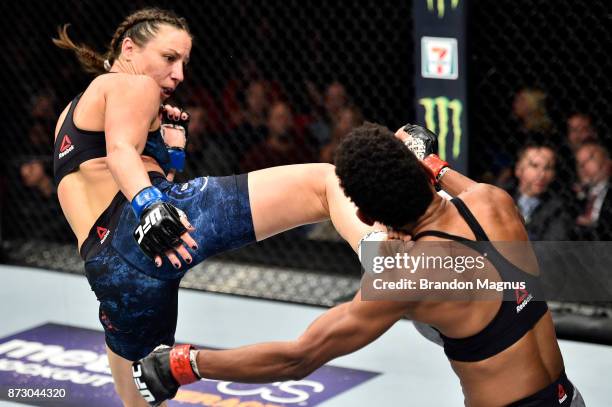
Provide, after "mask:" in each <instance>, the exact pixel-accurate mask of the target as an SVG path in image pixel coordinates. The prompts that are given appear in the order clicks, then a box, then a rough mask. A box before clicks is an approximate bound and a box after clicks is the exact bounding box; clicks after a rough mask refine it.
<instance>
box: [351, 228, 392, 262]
mask: <svg viewBox="0 0 612 407" xmlns="http://www.w3.org/2000/svg"><path fill="white" fill-rule="evenodd" d="M387 236H388V235H387V232H383V231H382V230H373V231H371V232H368V233H367V234H366V235H365V236H364V237H362V238H361V239H359V243H357V256H358V257H359V261H361V244H362V243H363V242H384V241H385V240H387Z"/></svg>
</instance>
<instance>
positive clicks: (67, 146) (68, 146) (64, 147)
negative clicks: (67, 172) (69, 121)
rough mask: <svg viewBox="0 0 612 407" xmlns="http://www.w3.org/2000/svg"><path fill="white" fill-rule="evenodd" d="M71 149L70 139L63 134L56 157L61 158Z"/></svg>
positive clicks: (72, 146)
mask: <svg viewBox="0 0 612 407" xmlns="http://www.w3.org/2000/svg"><path fill="white" fill-rule="evenodd" d="M72 150H74V144H72V140H70V137H68V135H67V134H65V135H64V138H63V139H62V144H61V146H60V152H59V154H58V156H57V157H58V158H63V157H65V156H66V155H68V154H70V152H71V151H72Z"/></svg>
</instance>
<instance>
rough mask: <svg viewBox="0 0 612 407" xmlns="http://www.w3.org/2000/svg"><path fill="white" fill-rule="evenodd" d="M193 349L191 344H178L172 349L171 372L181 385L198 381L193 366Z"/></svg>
mask: <svg viewBox="0 0 612 407" xmlns="http://www.w3.org/2000/svg"><path fill="white" fill-rule="evenodd" d="M191 349H192V346H191V345H177V346H175V347H174V348H172V350H171V351H170V372H172V376H173V377H174V379H176V381H177V382H178V384H180V385H183V384H189V383H193V382H196V381H198V377H197V376H196V374H195V372H194V371H193V369H192V367H191V361H190V353H191V352H190V351H191Z"/></svg>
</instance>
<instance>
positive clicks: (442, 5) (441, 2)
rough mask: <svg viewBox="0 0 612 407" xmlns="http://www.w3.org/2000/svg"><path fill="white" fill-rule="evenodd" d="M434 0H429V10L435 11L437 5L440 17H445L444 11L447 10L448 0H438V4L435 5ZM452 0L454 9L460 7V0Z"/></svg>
mask: <svg viewBox="0 0 612 407" xmlns="http://www.w3.org/2000/svg"><path fill="white" fill-rule="evenodd" d="M434 1H435V0H427V10H429V12H430V13H434V12H435V11H436V10H435V8H436V5H437V9H438V18H444V12H445V11H446V0H437V1H436V3H437V4H436V5H434ZM450 2H451V8H452V9H453V10H455V9H457V7H459V0H450Z"/></svg>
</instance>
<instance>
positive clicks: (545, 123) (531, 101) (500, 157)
mask: <svg viewBox="0 0 612 407" xmlns="http://www.w3.org/2000/svg"><path fill="white" fill-rule="evenodd" d="M512 116H513V118H514V126H509V129H510V131H512V133H511V134H508V135H507V136H506V140H516V142H515V143H514V144H506V151H495V152H493V153H492V155H493V164H492V166H493V168H492V169H491V170H492V175H493V177H492V178H493V179H494V180H495V181H494V183H495V184H496V185H498V186H499V187H501V188H505V189H508V187H509V185H510V184H511V183H512V175H513V167H514V166H515V165H514V164H513V159H514V158H515V157H517V156H518V151H517V147H518V146H521V145H524V144H528V143H531V142H536V143H541V142H554V137H555V130H554V128H553V125H552V121H551V119H550V117H549V115H548V111H547V109H546V93H544V92H543V91H542V90H540V89H533V88H523V89H521V90H519V91H518V92H517V93H516V94H515V96H514V100H513V102H512Z"/></svg>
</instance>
